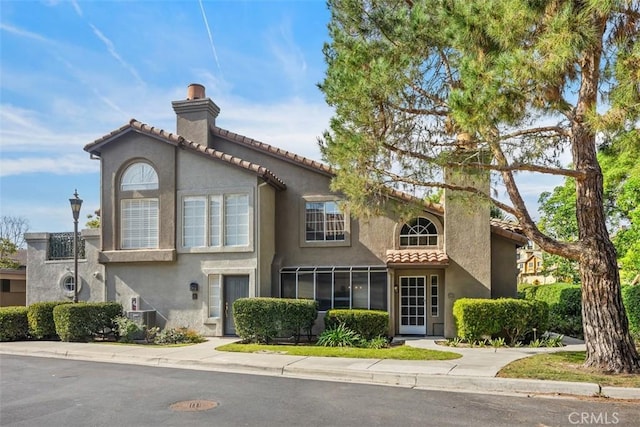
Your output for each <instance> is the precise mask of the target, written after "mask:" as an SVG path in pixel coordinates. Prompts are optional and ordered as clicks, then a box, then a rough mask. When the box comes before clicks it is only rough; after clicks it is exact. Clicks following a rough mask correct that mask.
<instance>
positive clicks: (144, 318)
mask: <svg viewBox="0 0 640 427" xmlns="http://www.w3.org/2000/svg"><path fill="white" fill-rule="evenodd" d="M127 317H128V318H129V319H131V320H133V321H134V322H136V323H137V324H138V325H139V326H143V325H144V326H146V327H147V328H153V327H154V326H156V311H155V310H131V311H128V312H127Z"/></svg>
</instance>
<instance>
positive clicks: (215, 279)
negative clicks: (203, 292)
mask: <svg viewBox="0 0 640 427" xmlns="http://www.w3.org/2000/svg"><path fill="white" fill-rule="evenodd" d="M220 305H221V304H220V275H219V274H211V275H209V317H220Z"/></svg>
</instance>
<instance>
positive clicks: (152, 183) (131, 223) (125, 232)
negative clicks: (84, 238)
mask: <svg viewBox="0 0 640 427" xmlns="http://www.w3.org/2000/svg"><path fill="white" fill-rule="evenodd" d="M120 190H121V193H120V197H121V198H120V248H121V249H147V248H150V249H152V248H157V247H158V235H159V219H158V216H159V209H158V205H159V203H158V198H159V192H158V174H157V173H156V171H155V169H154V168H153V166H151V165H150V164H148V163H144V162H137V163H133V164H131V165H129V166H128V167H127V168H126V169H125V171H124V172H123V173H122V177H121V178H120Z"/></svg>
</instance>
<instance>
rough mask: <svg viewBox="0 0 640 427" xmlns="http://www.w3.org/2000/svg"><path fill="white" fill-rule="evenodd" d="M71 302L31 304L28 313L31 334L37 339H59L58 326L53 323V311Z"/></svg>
mask: <svg viewBox="0 0 640 427" xmlns="http://www.w3.org/2000/svg"><path fill="white" fill-rule="evenodd" d="M70 303H71V301H45V302H35V303H33V304H31V305H30V306H29V308H28V311H27V318H28V319H29V334H30V335H31V336H32V337H33V338H36V339H39V340H41V339H50V338H55V339H57V338H58V335H57V334H56V324H55V323H54V321H53V309H54V308H55V307H56V306H57V305H60V304H70Z"/></svg>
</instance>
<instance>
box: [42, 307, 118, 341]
mask: <svg viewBox="0 0 640 427" xmlns="http://www.w3.org/2000/svg"><path fill="white" fill-rule="evenodd" d="M120 315H122V304H120V303H117V302H96V303H84V302H82V303H76V304H62V305H57V306H56V307H55V308H54V309H53V321H54V323H55V325H56V333H57V334H58V336H59V337H60V339H61V340H62V341H88V340H90V339H92V338H94V337H95V336H97V335H103V334H104V333H105V331H109V330H113V329H114V328H115V324H114V321H115V320H114V319H115V318H116V317H118V316H120Z"/></svg>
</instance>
